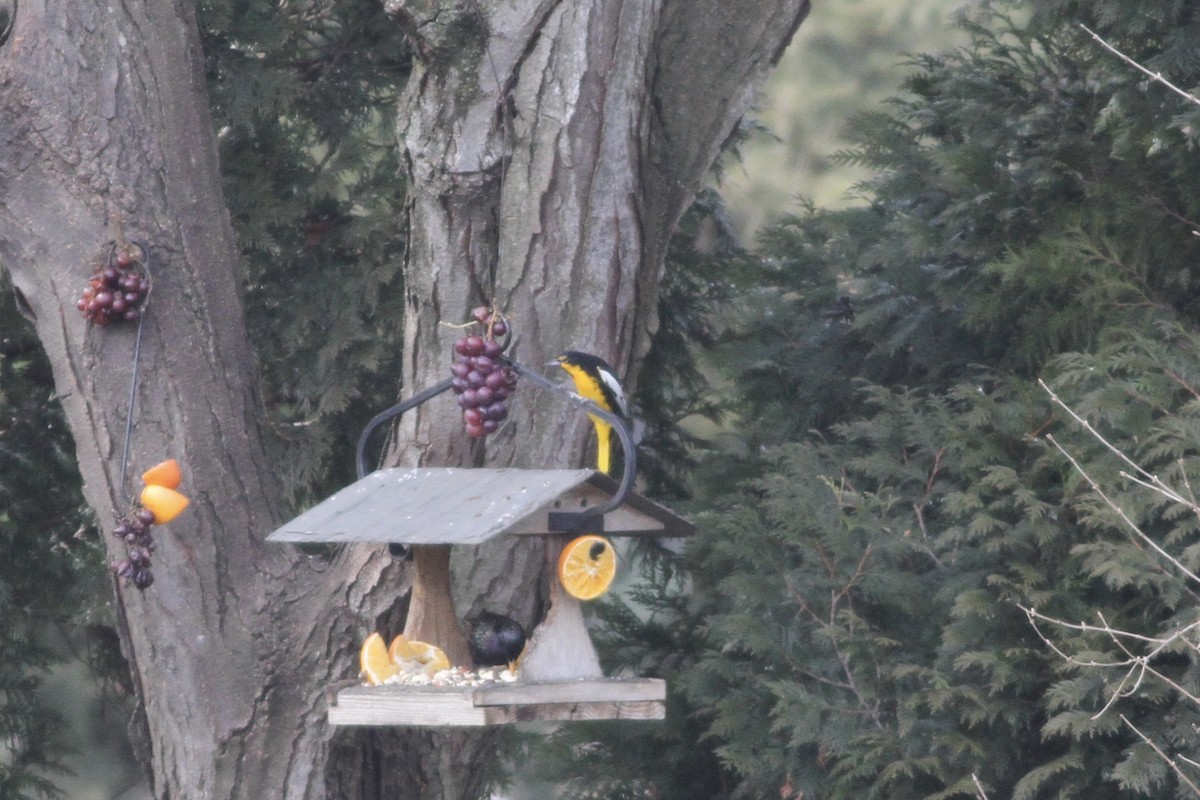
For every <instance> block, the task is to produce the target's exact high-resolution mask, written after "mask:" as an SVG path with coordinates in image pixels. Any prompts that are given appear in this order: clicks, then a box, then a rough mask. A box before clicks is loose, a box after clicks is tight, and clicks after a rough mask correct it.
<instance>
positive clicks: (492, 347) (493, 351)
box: [483, 339, 504, 359]
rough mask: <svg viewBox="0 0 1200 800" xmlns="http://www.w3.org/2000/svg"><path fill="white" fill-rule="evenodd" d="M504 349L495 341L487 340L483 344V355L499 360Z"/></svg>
mask: <svg viewBox="0 0 1200 800" xmlns="http://www.w3.org/2000/svg"><path fill="white" fill-rule="evenodd" d="M503 352H504V348H503V347H501V346H500V343H499V342H497V341H496V340H495V339H486V340H484V343H483V354H484V355H485V356H487V357H488V358H493V359H494V358H499V357H500V354H501V353H503Z"/></svg>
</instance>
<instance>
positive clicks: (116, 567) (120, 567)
mask: <svg viewBox="0 0 1200 800" xmlns="http://www.w3.org/2000/svg"><path fill="white" fill-rule="evenodd" d="M109 569H110V570H112V572H113V574H114V575H116V576H117V577H118V578H128V577H129V576H130V575H132V574H133V564H132V563H130V561H129V559H128V558H122V559H121V560H120V561H114V562H113V563H112V564H111V565H110V566H109Z"/></svg>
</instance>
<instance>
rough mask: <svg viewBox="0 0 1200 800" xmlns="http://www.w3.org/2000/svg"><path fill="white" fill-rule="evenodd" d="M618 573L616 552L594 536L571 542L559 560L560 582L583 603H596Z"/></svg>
mask: <svg viewBox="0 0 1200 800" xmlns="http://www.w3.org/2000/svg"><path fill="white" fill-rule="evenodd" d="M616 574H617V551H616V550H614V549H613V546H612V542H610V541H609V540H608V539H605V538H604V537H603V536H597V535H596V534H594V533H589V534H587V535H585V536H580V537H579V538H578V539H572V540H571V541H570V542H568V543H567V546H566V547H564V548H563V551H562V553H561V554H560V555H559V557H558V582H559V583H561V584H562V587H563V588H564V589H566V590H567V594H569V595H571V596H572V597H575V598H578V599H580V600H595V599H596V598H597V597H599V596H600V595H602V594H604V593H605V592H607V591H608V587H609V586H610V585H612V582H613V577H614V576H615V575H616Z"/></svg>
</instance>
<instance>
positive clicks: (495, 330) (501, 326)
mask: <svg viewBox="0 0 1200 800" xmlns="http://www.w3.org/2000/svg"><path fill="white" fill-rule="evenodd" d="M506 333H508V325H506V324H505V323H504V320H502V319H498V320H496V321H495V322H493V323H492V334H493V335H494V336H503V335H504V334H506Z"/></svg>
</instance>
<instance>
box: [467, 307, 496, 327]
mask: <svg viewBox="0 0 1200 800" xmlns="http://www.w3.org/2000/svg"><path fill="white" fill-rule="evenodd" d="M471 316H472V317H473V318H474V319H475V321H476V322H478V323H480V324H482V323H485V322H487V321H488V318H489V317H491V316H492V310H491V309H490V308H488V307H487V306H476V307H475V309H474V310H473V311H472V312H471Z"/></svg>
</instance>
